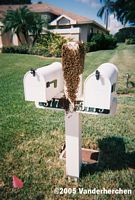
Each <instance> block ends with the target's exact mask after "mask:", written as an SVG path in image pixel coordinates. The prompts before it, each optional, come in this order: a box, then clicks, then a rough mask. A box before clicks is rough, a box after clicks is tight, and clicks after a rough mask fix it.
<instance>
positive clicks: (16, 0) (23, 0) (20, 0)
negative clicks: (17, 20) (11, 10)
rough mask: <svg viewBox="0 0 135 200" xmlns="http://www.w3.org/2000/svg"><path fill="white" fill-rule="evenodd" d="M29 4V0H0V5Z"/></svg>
mask: <svg viewBox="0 0 135 200" xmlns="http://www.w3.org/2000/svg"><path fill="white" fill-rule="evenodd" d="M7 4H8V5H10V4H11V5H12V4H31V0H0V5H7Z"/></svg>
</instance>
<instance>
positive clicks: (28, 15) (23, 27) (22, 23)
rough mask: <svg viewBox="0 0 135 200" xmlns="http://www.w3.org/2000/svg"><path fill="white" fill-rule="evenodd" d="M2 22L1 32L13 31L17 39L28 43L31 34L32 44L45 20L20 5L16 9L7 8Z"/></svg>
mask: <svg viewBox="0 0 135 200" xmlns="http://www.w3.org/2000/svg"><path fill="white" fill-rule="evenodd" d="M2 23H3V24H4V30H3V33H6V32H9V31H11V32H12V33H13V34H14V33H15V34H16V35H17V37H18V40H19V42H20V43H21V44H23V43H24V42H23V40H22V37H21V35H22V36H23V38H24V39H25V43H26V44H28V45H30V43H29V35H30V34H32V35H33V38H34V39H33V44H34V43H35V41H36V39H37V37H38V35H39V34H40V33H41V32H42V30H43V26H44V24H45V21H44V20H43V19H42V18H41V16H39V15H38V14H36V13H33V12H31V11H30V10H29V9H28V8H27V7H26V6H24V7H20V8H18V9H16V10H8V11H7V12H6V14H5V18H4V19H3V21H2Z"/></svg>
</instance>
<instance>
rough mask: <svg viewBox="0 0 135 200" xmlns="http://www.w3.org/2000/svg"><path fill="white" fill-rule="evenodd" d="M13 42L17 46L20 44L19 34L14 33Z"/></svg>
mask: <svg viewBox="0 0 135 200" xmlns="http://www.w3.org/2000/svg"><path fill="white" fill-rule="evenodd" d="M12 43H13V45H15V46H18V45H19V41H18V38H17V35H16V34H14V35H13V39H12Z"/></svg>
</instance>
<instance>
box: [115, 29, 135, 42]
mask: <svg viewBox="0 0 135 200" xmlns="http://www.w3.org/2000/svg"><path fill="white" fill-rule="evenodd" d="M115 38H116V40H117V42H125V40H126V39H133V40H135V27H126V28H122V29H120V30H119V32H117V33H116V34H115Z"/></svg>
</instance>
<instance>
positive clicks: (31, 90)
mask: <svg viewBox="0 0 135 200" xmlns="http://www.w3.org/2000/svg"><path fill="white" fill-rule="evenodd" d="M24 94H25V100H26V101H43V102H44V101H45V100H46V93H45V84H44V82H43V79H42V77H39V76H38V75H35V76H32V74H31V73H30V72H27V73H26V75H25V77H24Z"/></svg>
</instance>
